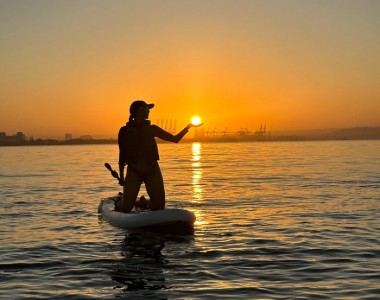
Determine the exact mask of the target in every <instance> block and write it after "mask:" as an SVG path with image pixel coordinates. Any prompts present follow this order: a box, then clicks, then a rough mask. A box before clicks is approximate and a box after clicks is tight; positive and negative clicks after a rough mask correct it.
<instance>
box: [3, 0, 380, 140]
mask: <svg viewBox="0 0 380 300" xmlns="http://www.w3.org/2000/svg"><path fill="white" fill-rule="evenodd" d="M379 15H380V2H379V1H350V0H342V1H337V0H332V1H301V0H299V1H298V0H292V1H287V0H278V1H273V0H271V1H254V0H252V1H250V0H245V1H242V0H236V1H227V0H226V1H224V0H218V1H216V0H215V1H214V0H206V1H203V0H202V1H183V0H180V1H169V0H160V1H154V0H151V1H146V0H145V1H122V0H120V1H119V0H117V1H116V0H110V1H98V0H88V1H71V0H67V1H47V0H46V1H41V0H34V1H29V0H24V1H22V0H18V1H13V0H9V1H8V0H2V1H1V2H0V19H1V20H2V22H1V27H0V44H1V47H0V57H1V66H0V131H5V132H7V134H14V133H15V132H17V131H23V132H25V133H26V134H27V135H33V136H35V137H40V136H42V137H46V136H57V137H63V135H64V134H65V133H72V134H74V135H82V134H91V135H94V136H115V135H116V134H117V131H118V129H119V127H120V126H121V125H123V123H125V121H127V119H128V115H129V114H128V109H129V105H130V103H131V102H132V101H133V100H134V99H144V100H146V101H147V102H153V103H155V104H156V107H155V108H154V109H153V110H152V113H151V120H152V121H153V122H154V123H156V121H157V119H173V120H177V129H180V127H182V126H185V125H186V124H187V122H189V120H190V118H191V116H192V115H194V114H198V115H200V116H201V117H202V119H203V121H204V122H205V128H215V127H216V128H219V129H224V128H225V127H228V128H230V129H231V130H238V129H239V128H241V127H246V128H248V129H250V130H256V129H257V128H258V127H259V126H260V124H261V123H266V124H268V126H273V129H274V130H294V129H321V128H337V127H354V126H379V125H380V117H379V116H380V89H379V86H380V59H379V53H380V35H379V33H380V18H379V17H378V16H379Z"/></svg>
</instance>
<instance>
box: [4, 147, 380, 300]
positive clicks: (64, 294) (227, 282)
mask: <svg viewBox="0 0 380 300" xmlns="http://www.w3.org/2000/svg"><path fill="white" fill-rule="evenodd" d="M159 148H160V153H161V168H162V171H163V174H164V178H165V180H166V190H167V198H168V200H167V206H169V207H182V208H186V209H190V210H192V211H194V213H195V214H196V216H197V222H196V231H195V234H194V236H173V235H155V234H151V233H134V232H125V231H123V230H121V229H117V228H114V227H112V226H111V225H109V224H108V223H106V222H104V221H103V220H101V219H100V218H99V217H98V215H97V206H98V203H99V201H100V199H102V198H104V197H107V196H110V195H114V194H115V193H117V192H118V191H119V190H120V189H119V187H118V186H117V182H116V180H115V179H114V178H112V177H111V176H110V175H109V173H108V171H107V170H106V169H105V168H104V166H103V163H104V162H109V163H111V164H112V165H113V167H114V168H116V167H117V165H116V162H117V146H116V145H105V146H103V145H100V146H99V145H91V146H61V147H59V146H45V147H7V148H5V147H2V148H0V183H1V191H0V195H1V201H0V212H1V214H0V237H1V245H0V298H1V299H114V298H117V299H120V298H121V299H127V298H128V299H207V298H209V299H211V298H212V299H222V298H226V299H243V298H246V299H380V284H379V282H380V142H379V141H336V142H283V143H280V142H279V143H276V142H272V143H231V144H230V143H226V144H211V143H210V144H179V145H174V144H173V145H171V144H160V145H159ZM140 194H146V192H145V190H144V189H142V191H141V193H140Z"/></svg>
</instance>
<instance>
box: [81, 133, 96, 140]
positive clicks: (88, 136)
mask: <svg viewBox="0 0 380 300" xmlns="http://www.w3.org/2000/svg"><path fill="white" fill-rule="evenodd" d="M79 138H80V139H81V140H92V139H93V137H92V135H88V134H87V135H81V136H80V137H79Z"/></svg>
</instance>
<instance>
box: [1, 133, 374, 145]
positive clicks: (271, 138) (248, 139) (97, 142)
mask: <svg viewBox="0 0 380 300" xmlns="http://www.w3.org/2000/svg"><path fill="white" fill-rule="evenodd" d="M347 140H380V135H379V136H363V137H349V136H298V135H293V136H262V137H259V136H222V137H209V138H192V139H190V138H189V139H183V140H182V141H181V143H239V142H293V141H294V142H302V141H305V142H306V141H347ZM157 142H158V143H160V144H161V143H167V142H165V141H162V140H159V139H157ZM112 144H115V145H117V140H116V139H91V140H84V139H72V140H68V141H63V140H54V139H37V140H32V141H21V142H0V147H12V146H70V145H112Z"/></svg>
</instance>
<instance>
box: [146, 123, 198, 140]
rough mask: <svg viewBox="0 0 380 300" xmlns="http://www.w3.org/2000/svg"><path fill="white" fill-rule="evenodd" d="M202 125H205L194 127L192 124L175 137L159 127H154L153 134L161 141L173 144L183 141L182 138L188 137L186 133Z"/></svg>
mask: <svg viewBox="0 0 380 300" xmlns="http://www.w3.org/2000/svg"><path fill="white" fill-rule="evenodd" d="M201 125H203V124H199V125H194V124H191V123H190V124H188V125H187V126H186V127H185V128H184V129H182V130H181V131H180V132H179V133H177V134H176V135H173V134H171V133H170V132H167V131H165V130H163V129H162V128H160V127H158V126H156V125H153V132H154V136H156V137H158V138H160V139H161V140H164V141H167V142H172V143H178V142H179V141H180V140H182V138H183V137H184V136H185V135H186V133H188V132H189V129H190V128H191V127H199V126H201Z"/></svg>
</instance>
